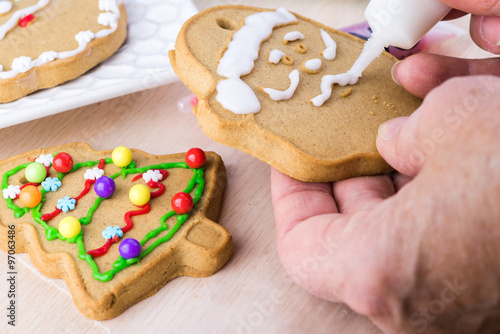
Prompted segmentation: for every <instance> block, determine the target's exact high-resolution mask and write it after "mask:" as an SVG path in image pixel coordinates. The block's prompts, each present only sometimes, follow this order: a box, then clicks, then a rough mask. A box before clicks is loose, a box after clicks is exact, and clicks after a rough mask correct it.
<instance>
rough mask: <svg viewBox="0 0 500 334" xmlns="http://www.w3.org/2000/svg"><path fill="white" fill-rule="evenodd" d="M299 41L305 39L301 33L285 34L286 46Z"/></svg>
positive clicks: (284, 41)
mask: <svg viewBox="0 0 500 334" xmlns="http://www.w3.org/2000/svg"><path fill="white" fill-rule="evenodd" d="M298 39H304V34H302V33H301V32H300V31H290V32H289V33H287V34H285V37H283V43H285V44H286V43H288V42H292V41H296V40H298Z"/></svg>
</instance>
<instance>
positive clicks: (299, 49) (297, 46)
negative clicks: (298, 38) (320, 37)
mask: <svg viewBox="0 0 500 334" xmlns="http://www.w3.org/2000/svg"><path fill="white" fill-rule="evenodd" d="M295 51H297V52H298V53H306V52H307V46H305V45H304V44H302V43H298V44H295Z"/></svg>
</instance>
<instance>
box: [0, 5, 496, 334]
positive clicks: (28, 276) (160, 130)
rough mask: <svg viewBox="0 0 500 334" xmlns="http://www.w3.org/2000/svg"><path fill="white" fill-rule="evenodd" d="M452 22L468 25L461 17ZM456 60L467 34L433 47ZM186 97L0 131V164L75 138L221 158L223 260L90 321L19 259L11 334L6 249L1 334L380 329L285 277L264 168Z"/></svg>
mask: <svg viewBox="0 0 500 334" xmlns="http://www.w3.org/2000/svg"><path fill="white" fill-rule="evenodd" d="M194 2H195V4H196V5H197V6H198V8H199V9H200V10H201V9H204V8H207V7H209V6H214V5H220V4H249V5H254V6H262V7H270V8H272V7H279V6H286V8H287V9H289V10H291V11H294V12H298V13H300V14H302V15H305V16H308V17H310V18H313V19H315V20H317V21H320V22H322V23H325V24H327V25H330V26H332V27H335V28H340V27H344V26H347V25H351V24H354V23H358V22H361V21H363V10H364V7H365V6H366V3H367V1H361V0H343V1H342V0H315V1H301V0H293V1H292V0H289V1H286V2H285V1H278V0H265V1H264V0H258V1H244V0H240V1H238V0H232V1H231V0H226V1H209V0H195V1H194ZM456 24H458V25H459V26H461V27H464V28H466V27H467V19H461V20H459V21H458V22H457V23H456ZM432 51H433V52H436V53H442V54H449V55H454V56H466V57H483V56H487V54H486V53H485V52H482V51H479V50H478V48H477V47H475V46H473V44H472V42H471V40H470V38H469V37H468V36H463V37H458V38H455V39H453V40H450V41H447V42H445V43H443V44H442V45H439V46H436V47H433V48H432ZM188 94H189V91H188V90H187V89H186V88H185V87H184V85H183V84H182V83H180V82H177V83H174V84H171V85H167V86H163V87H159V88H156V89H151V90H148V91H143V92H140V93H136V94H132V95H128V96H124V97H121V98H116V99H112V100H108V101H105V102H102V103H98V104H93V105H89V106H86V107H83V108H79V109H75V110H70V111H67V112H64V113H61V114H57V115H54V116H51V117H46V118H43V119H39V120H35V121H31V122H28V123H24V124H20V125H17V126H12V127H10V128H6V129H0V159H5V158H8V157H10V156H12V155H17V154H21V153H23V152H25V151H29V150H32V149H35V148H39V147H49V146H53V145H58V144H63V143H68V142H74V141H82V142H87V143H89V144H90V145H91V146H92V147H93V148H95V149H98V150H101V149H112V148H114V147H116V146H119V145H125V146H129V147H134V148H139V149H142V150H144V151H147V152H149V153H152V154H169V153H176V152H184V151H186V150H187V149H189V148H191V147H193V146H198V147H201V148H203V149H205V150H213V151H216V152H218V153H219V154H220V155H221V156H222V157H223V159H224V161H225V164H226V167H227V172H228V178H229V184H228V187H227V190H226V194H225V199H226V200H225V203H224V205H223V212H222V217H221V220H220V223H221V224H222V225H223V226H225V227H226V228H227V229H228V230H229V231H230V232H231V233H232V235H233V240H234V253H233V255H232V258H231V259H230V261H229V263H228V264H227V265H226V266H225V267H224V268H223V269H222V270H221V271H220V272H219V273H217V274H216V275H214V276H212V277H208V278H201V279H195V278H189V277H181V278H178V279H175V280H174V281H172V282H170V283H168V284H167V285H166V286H165V287H164V288H162V289H161V290H160V291H159V292H158V293H157V294H156V295H154V296H153V297H151V298H148V299H146V300H145V301H143V302H141V303H139V304H137V305H135V306H133V307H132V308H130V309H129V310H128V311H126V312H125V313H124V314H123V315H121V316H119V317H118V318H115V319H112V320H108V321H103V322H96V321H92V320H88V319H86V318H85V317H83V316H82V315H81V314H80V313H79V312H78V311H77V310H76V308H75V307H74V305H73V302H72V300H71V297H70V295H69V292H68V289H67V288H66V286H65V283H64V281H61V280H53V279H48V278H46V277H44V276H41V275H40V274H38V272H37V271H36V270H35V269H33V267H32V265H31V262H30V260H29V257H28V256H27V255H26V254H23V255H19V256H18V257H17V270H18V284H17V293H18V297H17V300H16V302H17V306H18V309H17V326H16V329H17V331H13V330H12V328H11V327H10V326H7V319H6V316H5V315H6V305H7V302H8V301H7V297H6V294H7V286H6V277H5V276H6V274H4V273H5V272H6V265H7V263H6V262H7V259H6V255H5V253H3V252H1V255H0V273H1V274H0V282H1V283H0V296H1V297H0V306H1V307H0V309H1V310H2V311H0V319H1V320H0V332H2V333H3V332H17V333H60V332H63V333H85V332H91V333H137V332H141V331H142V332H144V333H160V332H161V333H305V332H310V333H379V332H378V330H377V329H376V327H374V326H373V325H372V324H371V322H370V321H369V320H368V319H366V318H364V317H361V316H358V315H356V314H354V313H353V312H352V311H350V310H349V309H348V308H347V307H346V306H345V305H342V304H333V303H329V302H326V301H323V300H321V299H319V298H317V297H314V296H312V295H310V294H308V293H307V292H305V291H304V290H302V289H301V288H300V287H298V286H296V285H295V284H293V283H292V282H291V281H290V279H288V278H287V275H286V274H285V272H284V270H283V269H282V268H281V266H280V262H279V259H278V257H277V254H276V242H275V227H274V219H273V212H272V206H271V197H270V187H269V166H267V165H266V164H264V163H262V162H260V161H258V160H256V159H255V158H253V157H251V156H249V155H247V154H244V153H242V152H239V151H236V150H234V149H231V148H228V147H224V146H222V145H220V144H217V143H215V142H213V141H212V140H210V139H209V138H208V137H206V136H205V135H204V134H203V133H202V132H201V130H200V128H199V127H198V125H197V123H196V119H195V117H194V115H193V114H191V113H180V112H179V111H177V109H176V103H177V101H178V99H179V98H180V97H183V96H186V95H188Z"/></svg>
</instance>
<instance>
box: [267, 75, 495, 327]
mask: <svg viewBox="0 0 500 334" xmlns="http://www.w3.org/2000/svg"><path fill="white" fill-rule="evenodd" d="M499 110H500V79H499V78H495V77H491V76H489V77H487V76H478V77H468V78H456V79H451V80H449V81H447V82H446V83H444V84H443V85H441V86H440V87H438V88H436V89H434V90H433V91H432V92H431V93H429V94H428V95H427V97H426V98H425V100H424V102H423V104H422V106H421V107H420V108H419V109H418V110H417V111H416V112H415V113H414V114H413V115H412V116H411V117H410V118H398V119H395V120H392V121H390V122H388V123H386V124H385V125H384V126H383V127H381V129H380V135H379V137H378V139H377V147H378V149H379V152H380V153H381V155H382V156H383V157H384V159H386V161H387V162H388V163H389V164H390V165H392V166H393V167H394V168H395V169H396V170H398V171H400V172H402V173H403V174H404V175H406V176H402V175H399V174H397V175H396V177H395V178H394V179H391V177H389V176H388V175H382V176H375V177H360V178H354V179H349V180H344V181H340V182H335V183H333V184H330V183H319V184H318V183H303V182H299V181H296V180H293V179H291V178H289V177H287V176H285V175H284V174H281V173H280V172H278V171H276V170H273V171H272V178H271V181H272V183H271V185H272V188H271V189H272V197H273V206H274V210H275V219H276V228H277V248H278V253H279V256H280V259H281V262H282V264H283V266H284V268H285V269H286V271H287V272H288V273H289V275H290V276H291V277H292V279H294V280H295V281H296V282H297V283H298V284H299V285H301V286H303V287H304V288H305V289H307V290H308V291H310V292H311V293H313V294H315V295H317V296H319V297H321V298H324V299H327V300H330V301H336V302H338V301H341V302H345V303H346V304H347V305H349V306H350V307H351V308H352V309H353V310H354V311H355V312H358V313H360V314H363V315H367V316H369V317H370V318H371V319H372V320H373V321H374V323H375V324H377V325H378V326H379V327H380V328H381V329H383V330H384V331H385V332H387V333H398V334H401V333H479V332H484V330H487V329H488V328H492V327H490V326H492V324H493V325H494V324H497V322H495V320H496V321H498V317H499V314H500V306H499V301H500V256H499V255H498V254H500V226H499V224H500V205H499V204H498V203H499V199H500V149H499V148H498V147H499V146H498V143H500V117H499ZM492 319H493V320H492ZM493 330H494V331H495V330H496V332H498V327H493Z"/></svg>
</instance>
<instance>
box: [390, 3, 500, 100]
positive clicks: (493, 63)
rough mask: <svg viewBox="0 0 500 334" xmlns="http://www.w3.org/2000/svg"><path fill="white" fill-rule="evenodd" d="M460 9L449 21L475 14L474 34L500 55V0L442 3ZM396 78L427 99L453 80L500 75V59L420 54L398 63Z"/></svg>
mask: <svg viewBox="0 0 500 334" xmlns="http://www.w3.org/2000/svg"><path fill="white" fill-rule="evenodd" d="M441 1H442V2H444V3H446V4H447V5H449V6H451V7H453V8H457V9H456V10H454V11H452V12H451V13H450V14H449V15H448V16H447V18H450V19H451V18H456V17H459V16H461V15H465V14H466V13H471V14H472V15H471V22H470V34H471V37H472V39H473V40H474V42H475V43H476V44H477V45H478V46H479V47H481V48H483V49H484V50H486V51H489V52H491V53H494V54H500V1H499V0H490V1H470V0H441ZM392 73H393V77H394V80H395V81H396V82H398V83H399V84H401V85H402V86H403V87H404V88H406V89H407V90H408V91H409V92H411V93H413V94H414V95H416V96H419V97H422V98H423V97H424V96H425V95H427V93H429V92H430V91H431V90H432V89H433V88H434V87H437V86H438V85H440V84H441V83H442V82H444V81H446V80H448V79H449V78H452V77H456V76H465V75H481V74H488V75H497V76H500V58H491V59H460V58H452V57H445V56H438V55H432V54H424V53H422V54H417V55H414V56H411V57H409V58H407V59H405V60H404V61H402V62H399V63H397V64H396V66H395V67H394V68H393V71H392Z"/></svg>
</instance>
